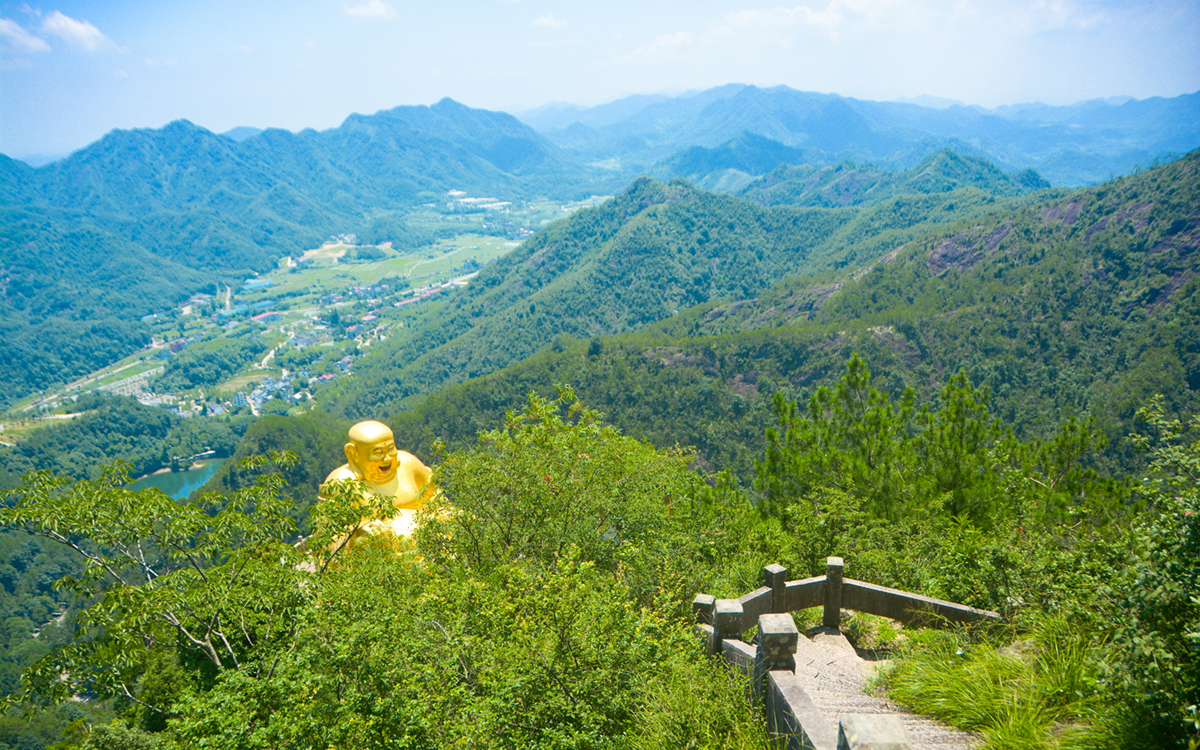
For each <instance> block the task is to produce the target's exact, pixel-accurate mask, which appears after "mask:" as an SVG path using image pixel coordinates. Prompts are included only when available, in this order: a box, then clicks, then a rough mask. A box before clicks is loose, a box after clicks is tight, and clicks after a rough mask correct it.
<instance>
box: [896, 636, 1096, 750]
mask: <svg viewBox="0 0 1200 750" xmlns="http://www.w3.org/2000/svg"><path fill="white" fill-rule="evenodd" d="M1007 635H1008V637H1007V638H1005V637H1001V636H999V635H994V634H993V635H988V634H981V633H973V632H970V631H966V630H953V631H937V630H923V631H916V632H914V633H913V634H912V635H911V638H910V640H909V641H908V643H907V644H906V645H905V646H904V647H903V648H902V651H901V653H900V658H898V659H897V661H896V666H895V668H894V669H893V670H892V671H891V672H890V673H889V674H888V675H887V677H886V678H885V684H886V685H887V687H888V689H889V691H890V694H891V696H892V697H893V698H894V699H896V700H898V701H900V702H901V703H904V704H905V705H907V706H909V707H910V708H911V709H912V710H914V711H916V712H919V713H923V714H928V715H930V716H934V717H936V718H938V719H941V720H943V721H946V722H947V723H949V724H952V725H954V726H957V727H960V728H962V729H967V730H971V731H975V732H979V733H980V734H981V735H982V736H983V737H984V739H985V741H986V745H985V747H987V748H996V749H997V750H999V749H1000V748H1005V749H1006V750H1009V749H1011V750H1026V749H1028V750H1040V749H1041V748H1055V747H1063V746H1071V745H1073V744H1074V741H1073V738H1074V737H1078V738H1080V739H1082V736H1083V732H1082V731H1081V730H1083V729H1084V728H1086V727H1087V726H1088V725H1089V724H1090V723H1091V722H1092V721H1093V720H1094V718H1095V717H1096V715H1097V709H1098V708H1099V707H1100V706H1099V702H1098V695H1099V683H1098V679H1097V677H1098V668H1099V667H1098V661H1097V656H1098V654H1099V649H1100V647H1101V645H1102V644H1101V643H1099V642H1097V640H1096V638H1095V636H1094V634H1093V633H1092V632H1090V631H1088V630H1086V629H1083V628H1081V627H1079V626H1077V625H1074V624H1072V623H1071V622H1069V621H1068V620H1066V619H1065V618H1062V617H1059V616H1055V615H1045V616H1043V617H1040V618H1038V619H1037V620H1036V622H1035V625H1034V626H1033V629H1032V630H1031V631H1030V632H1027V633H1025V634H1023V635H1022V636H1021V637H1020V638H1015V639H1014V637H1013V636H1014V635H1015V634H1014V633H1013V632H1012V631H1009V632H1008V633H1007ZM1006 641H1007V642H1008V645H1005V646H1000V645H999V644H1001V643H1004V642H1006Z"/></svg>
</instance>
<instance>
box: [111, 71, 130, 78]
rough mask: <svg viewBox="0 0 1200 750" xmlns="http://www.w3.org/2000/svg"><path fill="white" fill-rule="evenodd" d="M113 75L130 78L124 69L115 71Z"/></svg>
mask: <svg viewBox="0 0 1200 750" xmlns="http://www.w3.org/2000/svg"><path fill="white" fill-rule="evenodd" d="M113 76H114V77H116V78H128V77H129V74H128V73H126V72H125V71H123V70H118V71H115V72H114V73H113Z"/></svg>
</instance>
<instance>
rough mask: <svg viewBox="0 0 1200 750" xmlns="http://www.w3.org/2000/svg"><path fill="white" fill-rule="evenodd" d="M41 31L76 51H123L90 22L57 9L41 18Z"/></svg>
mask: <svg viewBox="0 0 1200 750" xmlns="http://www.w3.org/2000/svg"><path fill="white" fill-rule="evenodd" d="M42 33H43V34H53V35H54V36H56V37H59V38H60V39H62V40H63V41H64V42H66V43H67V46H69V47H70V48H71V49H73V50H75V51H76V52H105V51H111V52H124V51H125V50H123V49H122V48H121V47H120V46H118V45H117V43H116V42H114V41H113V40H111V39H109V38H108V37H106V36H105V35H104V34H103V33H101V31H100V29H97V28H96V27H95V26H93V25H92V24H90V23H88V22H87V21H79V20H76V19H74V18H71V17H70V16H68V15H64V14H63V13H62V12H61V11H57V10H56V11H54V12H52V13H51V14H50V15H48V16H46V17H45V18H44V19H43V20H42Z"/></svg>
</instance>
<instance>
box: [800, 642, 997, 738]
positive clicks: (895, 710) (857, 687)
mask: <svg viewBox="0 0 1200 750" xmlns="http://www.w3.org/2000/svg"><path fill="white" fill-rule="evenodd" d="M874 671H875V665H874V664H873V663H872V662H868V661H865V660H864V659H862V658H861V657H860V656H859V655H858V654H857V652H855V650H854V647H853V646H851V645H850V642H849V641H847V640H846V637H845V636H843V635H842V634H841V633H840V632H837V631H834V630H822V631H820V632H818V633H816V634H814V635H813V636H811V638H805V637H804V635H803V634H801V636H800V641H799V644H798V646H797V648H796V679H797V680H798V681H799V682H800V683H801V686H802V687H803V688H804V691H805V692H806V693H808V695H809V697H810V698H811V699H812V701H813V703H814V704H816V706H817V708H819V709H820V710H821V712H822V713H823V714H824V715H825V717H826V718H827V720H828V722H829V724H830V726H831V728H832V730H833V733H834V736H836V735H837V731H838V721H839V719H840V718H841V716H842V715H844V714H892V715H895V716H897V717H899V719H900V721H901V723H903V724H904V728H905V729H906V730H907V731H908V736H909V739H910V741H911V742H912V747H913V750H960V749H968V748H975V747H978V746H979V745H981V744H982V740H981V739H980V738H979V737H977V736H976V735H973V734H969V733H967V732H961V731H959V730H957V729H954V728H952V727H949V726H946V725H945V724H942V723H941V722H938V721H935V720H933V719H930V718H928V717H925V716H917V715H914V714H910V713H908V712H906V711H905V710H904V708H903V707H901V706H899V705H897V704H895V703H893V702H891V701H889V700H887V699H886V698H881V697H878V696H875V695H870V694H867V693H865V692H864V690H865V689H866V686H867V682H868V680H869V679H870V677H871V676H872V675H873V674H874Z"/></svg>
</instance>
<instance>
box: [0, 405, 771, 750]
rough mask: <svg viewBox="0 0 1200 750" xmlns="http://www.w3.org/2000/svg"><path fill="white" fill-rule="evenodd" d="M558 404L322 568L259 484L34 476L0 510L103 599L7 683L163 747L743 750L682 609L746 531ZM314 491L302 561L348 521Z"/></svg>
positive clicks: (521, 422) (488, 443)
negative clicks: (134, 486) (76, 570)
mask: <svg viewBox="0 0 1200 750" xmlns="http://www.w3.org/2000/svg"><path fill="white" fill-rule="evenodd" d="M572 401H573V399H571V397H570V395H569V393H564V395H563V397H562V398H560V399H559V401H557V402H554V403H549V402H545V401H541V400H538V399H532V400H531V402H530V405H529V409H528V411H527V412H526V413H525V414H524V415H519V416H514V417H513V418H511V419H510V420H509V422H508V424H507V425H506V426H505V428H504V429H503V430H500V431H497V432H494V433H491V434H489V435H487V436H485V437H484V440H483V441H482V442H481V443H480V444H479V445H478V446H477V447H475V448H472V449H469V450H467V451H461V452H455V453H451V454H449V455H447V456H446V458H445V461H444V462H443V466H444V467H445V469H444V470H439V473H438V481H439V482H440V483H441V486H442V487H443V492H444V497H445V501H444V503H447V504H448V505H446V504H440V503H439V504H438V505H435V506H431V507H430V508H429V511H428V516H429V521H428V524H427V525H426V527H425V528H424V529H423V530H422V532H421V533H420V534H419V535H418V537H417V538H416V541H415V543H416V549H415V550H412V551H405V550H403V549H401V550H400V551H399V552H397V551H396V550H394V549H390V548H386V547H383V548H367V549H363V550H355V552H354V554H353V556H352V557H349V558H345V559H342V558H341V557H338V558H334V560H333V564H332V565H327V562H326V560H325V559H324V558H325V554H326V553H323V552H314V553H312V554H314V555H315V557H316V559H315V560H314V561H313V562H314V565H311V566H310V565H307V564H301V563H303V562H305V560H306V559H307V555H308V554H309V553H305V552H301V551H300V550H298V549H297V548H295V547H293V546H292V545H291V544H289V543H288V542H289V540H290V537H291V529H293V528H294V527H293V525H292V522H291V519H290V514H291V509H290V507H289V506H290V504H289V503H286V502H285V501H282V500H281V499H280V498H279V493H278V490H279V489H280V483H281V480H280V478H279V477H278V476H277V475H275V476H272V475H261V476H260V478H259V479H258V481H257V482H256V483H255V484H253V485H251V486H249V487H245V488H243V489H241V490H239V491H238V492H236V493H234V494H233V495H232V496H230V497H228V498H224V497H220V496H216V495H212V496H209V497H207V498H206V499H205V500H204V503H203V504H196V505H192V504H185V505H175V504H174V503H172V502H171V501H169V499H167V498H165V497H164V496H162V495H161V494H159V493H157V492H155V491H153V490H147V491H144V492H142V493H137V494H133V493H130V492H128V491H127V490H125V489H123V488H122V486H121V484H122V480H121V478H120V477H119V476H117V475H113V474H112V473H111V472H110V473H107V474H106V475H105V476H104V477H102V478H101V479H100V480H98V481H96V482H81V483H77V484H75V485H74V486H70V485H68V484H66V483H64V482H62V481H60V480H55V479H53V478H51V477H50V476H49V475H48V474H39V475H31V477H30V478H29V481H28V482H27V483H26V484H25V485H24V486H22V487H21V488H19V489H18V490H17V491H16V492H14V493H11V494H10V495H9V496H8V498H7V500H8V508H7V509H6V510H4V511H3V521H4V522H5V523H6V524H7V525H10V526H21V527H25V528H28V529H30V530H31V531H34V532H35V533H37V534H39V535H42V536H45V537H48V538H50V539H52V540H56V541H59V542H64V543H67V544H75V542H74V540H76V539H84V540H88V541H87V543H84V544H82V545H78V544H76V546H75V549H76V550H77V551H78V552H80V553H82V554H83V556H84V560H85V562H86V563H87V572H86V573H85V574H84V575H82V576H79V577H78V578H77V579H76V580H75V581H74V582H73V583H71V584H70V586H71V588H73V589H75V590H77V591H80V592H82V593H94V594H96V595H97V596H98V597H99V598H98V600H97V601H96V604H94V605H92V606H91V607H89V608H87V609H86V610H84V611H83V613H82V614H80V615H79V617H78V618H77V621H78V622H79V623H80V625H81V626H82V627H81V628H80V629H79V630H78V631H77V632H76V635H75V639H74V640H73V641H72V642H70V643H68V644H66V645H65V646H63V647H61V648H59V649H56V650H54V651H53V652H51V653H50V654H49V655H48V656H47V658H45V659H44V660H43V661H42V662H40V663H39V664H38V665H37V666H36V667H35V668H34V669H33V670H31V671H30V672H27V674H26V676H25V677H26V680H25V682H24V683H23V684H24V687H23V690H24V691H25V693H24V695H25V696H26V698H27V699H33V698H35V697H41V698H49V699H53V700H62V699H64V698H66V697H67V696H69V695H71V694H72V693H75V692H79V691H86V692H88V693H89V694H95V695H98V696H101V697H104V696H112V697H118V698H119V697H122V696H123V697H124V698H125V700H124V701H119V702H118V705H121V706H123V707H124V708H123V721H124V722H125V723H126V725H127V727H126V728H125V729H116V730H113V731H116V732H117V733H121V732H125V733H127V734H130V735H132V736H134V737H140V738H142V739H141V741H145V742H149V741H151V740H150V739H148V738H147V735H148V734H152V735H155V736H156V738H157V741H158V742H159V743H161V746H163V747H195V746H203V745H211V746H221V747H245V748H250V747H278V746H281V745H283V746H288V747H298V748H302V747H313V748H317V747H327V746H329V745H331V744H332V745H336V746H386V745H389V744H401V745H407V746H409V747H431V748H432V747H441V746H446V745H452V744H456V743H462V744H470V745H472V746H480V747H511V746H521V747H554V748H563V747H579V748H584V747H639V748H651V747H678V748H684V747H711V748H718V747H747V748H749V747H764V746H765V737H764V735H763V732H762V730H761V729H759V728H757V725H758V721H757V719H756V718H755V717H754V716H753V715H752V714H751V713H750V711H749V707H747V706H746V705H745V704H744V698H743V695H744V692H743V691H744V688H743V687H742V685H740V684H739V683H738V682H737V681H735V680H733V679H731V678H730V677H729V676H728V675H727V674H725V673H722V672H719V671H714V666H712V665H708V664H707V663H706V662H705V660H704V658H703V656H702V655H701V653H700V652H699V650H698V649H697V648H696V647H695V643H694V640H693V637H692V636H691V634H690V631H689V628H688V626H687V624H686V620H685V619H683V618H681V615H682V614H684V613H685V612H686V611H687V608H688V604H689V602H690V599H691V596H692V594H693V593H694V591H695V590H696V589H697V588H698V587H702V586H717V587H721V588H724V587H729V586H730V585H733V586H738V585H741V584H742V582H741V581H740V580H737V581H733V582H732V584H731V582H729V581H728V580H726V579H727V577H728V575H729V572H730V570H735V571H736V570H740V569H742V568H744V567H746V566H747V565H749V566H753V565H755V564H757V560H756V559H755V558H756V557H757V556H758V554H757V550H746V551H743V550H742V549H741V542H742V538H741V535H740V534H739V533H738V531H739V530H740V529H742V528H746V527H747V526H755V525H762V524H763V523H764V522H763V521H762V520H761V519H759V517H758V514H757V513H756V512H755V511H754V510H753V508H752V507H750V506H749V505H747V504H744V503H743V502H740V501H738V502H735V503H734V504H732V505H727V504H724V503H723V502H720V501H715V500H714V499H712V498H709V497H708V493H707V492H705V491H704V484H703V482H701V481H700V478H699V477H698V476H696V475H694V474H692V473H691V472H689V471H688V470H687V468H686V466H685V463H686V457H684V456H681V455H672V454H663V453H658V452H656V451H655V450H654V449H652V448H650V447H649V446H646V445H644V444H640V443H638V442H636V441H633V440H630V439H628V438H624V437H622V436H620V435H619V434H617V433H616V432H615V431H614V430H612V429H611V428H606V427H602V426H601V424H600V423H599V421H598V415H596V414H594V413H592V412H589V411H588V410H586V409H580V408H578V407H570V404H571V403H572ZM568 407H570V408H568ZM285 463H287V462H286V461H285ZM565 500H572V502H564V501H565ZM576 500H577V501H576ZM546 501H550V503H549V505H546ZM330 503H331V505H324V504H323V505H322V506H321V508H319V511H320V519H318V522H317V523H316V524H315V526H316V527H317V528H318V529H319V530H320V533H319V534H318V535H317V536H314V537H313V538H311V539H310V540H309V542H308V545H309V546H308V548H309V549H310V550H324V549H325V546H324V545H325V544H326V543H327V542H328V541H329V540H330V539H332V536H333V534H336V533H338V532H339V528H338V527H337V526H336V524H335V523H334V521H335V520H336V519H339V518H342V519H345V518H349V519H351V521H350V522H351V523H353V522H354V519H356V518H357V516H358V514H359V510H358V508H357V506H356V505H355V502H354V501H353V500H352V499H349V498H336V497H335V498H334V499H331V501H330ZM206 509H207V510H208V512H206ZM342 511H348V513H346V512H342ZM321 519H324V520H321ZM596 524H600V525H599V526H597V525H596ZM680 545H684V546H683V547H682V548H681V547H680ZM681 550H682V552H683V554H680V552H681ZM413 552H419V555H420V556H419V557H417V556H414V554H413ZM746 553H749V554H746ZM668 554H669V555H671V556H672V558H671V559H676V557H675V556H676V555H678V557H677V562H678V565H677V566H676V567H673V568H671V569H664V568H663V567H662V562H663V561H664V555H668ZM717 560H720V561H722V563H724V564H729V563H732V564H733V565H732V568H731V569H729V568H726V567H725V565H724V564H723V565H722V566H720V567H717V566H715V565H714V564H713V563H714V562H716V561H717ZM99 665H103V668H97V667H98V666H99ZM665 711H669V712H670V713H664V712H665ZM92 736H97V735H96V734H95V733H93V735H92ZM98 739H99V737H98ZM98 739H97V741H98ZM91 741H92V737H91V736H89V737H86V738H85V739H84V740H83V743H84V744H83V746H84V747H87V746H88V745H87V743H88V742H91Z"/></svg>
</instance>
